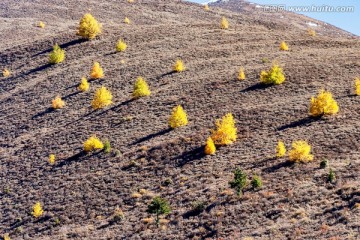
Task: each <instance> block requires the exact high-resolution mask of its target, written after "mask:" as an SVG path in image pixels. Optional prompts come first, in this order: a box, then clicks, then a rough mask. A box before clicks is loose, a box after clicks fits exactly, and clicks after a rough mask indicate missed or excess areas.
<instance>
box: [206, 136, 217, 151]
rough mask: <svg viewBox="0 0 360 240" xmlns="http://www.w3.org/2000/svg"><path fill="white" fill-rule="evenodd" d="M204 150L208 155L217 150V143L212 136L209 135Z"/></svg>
mask: <svg viewBox="0 0 360 240" xmlns="http://www.w3.org/2000/svg"><path fill="white" fill-rule="evenodd" d="M204 152H205V154H206V155H213V154H215V152H216V147H215V143H214V141H213V140H212V138H211V137H209V138H208V139H207V140H206V145H205V151H204Z"/></svg>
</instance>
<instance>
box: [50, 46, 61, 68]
mask: <svg viewBox="0 0 360 240" xmlns="http://www.w3.org/2000/svg"><path fill="white" fill-rule="evenodd" d="M64 60H65V50H63V49H61V48H60V46H59V45H57V44H55V46H54V49H53V51H52V52H51V53H50V54H49V63H51V64H57V63H61V62H63V61H64Z"/></svg>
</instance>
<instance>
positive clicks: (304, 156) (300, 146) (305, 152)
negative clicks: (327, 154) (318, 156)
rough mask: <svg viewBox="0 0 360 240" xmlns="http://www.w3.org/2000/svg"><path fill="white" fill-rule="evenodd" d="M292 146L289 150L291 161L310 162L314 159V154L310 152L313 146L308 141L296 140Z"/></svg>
mask: <svg viewBox="0 0 360 240" xmlns="http://www.w3.org/2000/svg"><path fill="white" fill-rule="evenodd" d="M291 146H292V148H291V150H290V152H289V159H290V161H291V162H310V161H312V160H313V159H314V156H313V155H312V154H311V153H310V152H311V146H310V145H309V144H308V143H307V142H306V141H303V140H300V141H295V142H293V143H292V145H291Z"/></svg>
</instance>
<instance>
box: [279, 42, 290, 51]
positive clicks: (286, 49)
mask: <svg viewBox="0 0 360 240" xmlns="http://www.w3.org/2000/svg"><path fill="white" fill-rule="evenodd" d="M280 50H283V51H288V50H289V47H288V45H287V44H286V42H284V41H282V42H281V43H280Z"/></svg>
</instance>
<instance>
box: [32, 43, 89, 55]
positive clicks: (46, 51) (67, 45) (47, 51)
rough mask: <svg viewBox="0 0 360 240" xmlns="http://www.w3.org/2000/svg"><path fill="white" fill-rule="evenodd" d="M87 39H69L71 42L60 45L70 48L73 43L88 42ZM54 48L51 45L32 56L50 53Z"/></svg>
mask: <svg viewBox="0 0 360 240" xmlns="http://www.w3.org/2000/svg"><path fill="white" fill-rule="evenodd" d="M86 41H87V40H86V39H83V38H80V39H75V40H71V41H69V42H66V43H63V44H60V45H59V46H60V47H61V48H63V49H65V48H68V47H70V46H73V45H76V44H79V43H83V42H86ZM52 50H53V48H52V47H51V48H49V49H46V50H44V51H41V52H39V53H37V54H35V55H32V56H31V57H36V56H39V55H41V54H44V53H49V52H51V51H52Z"/></svg>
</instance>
